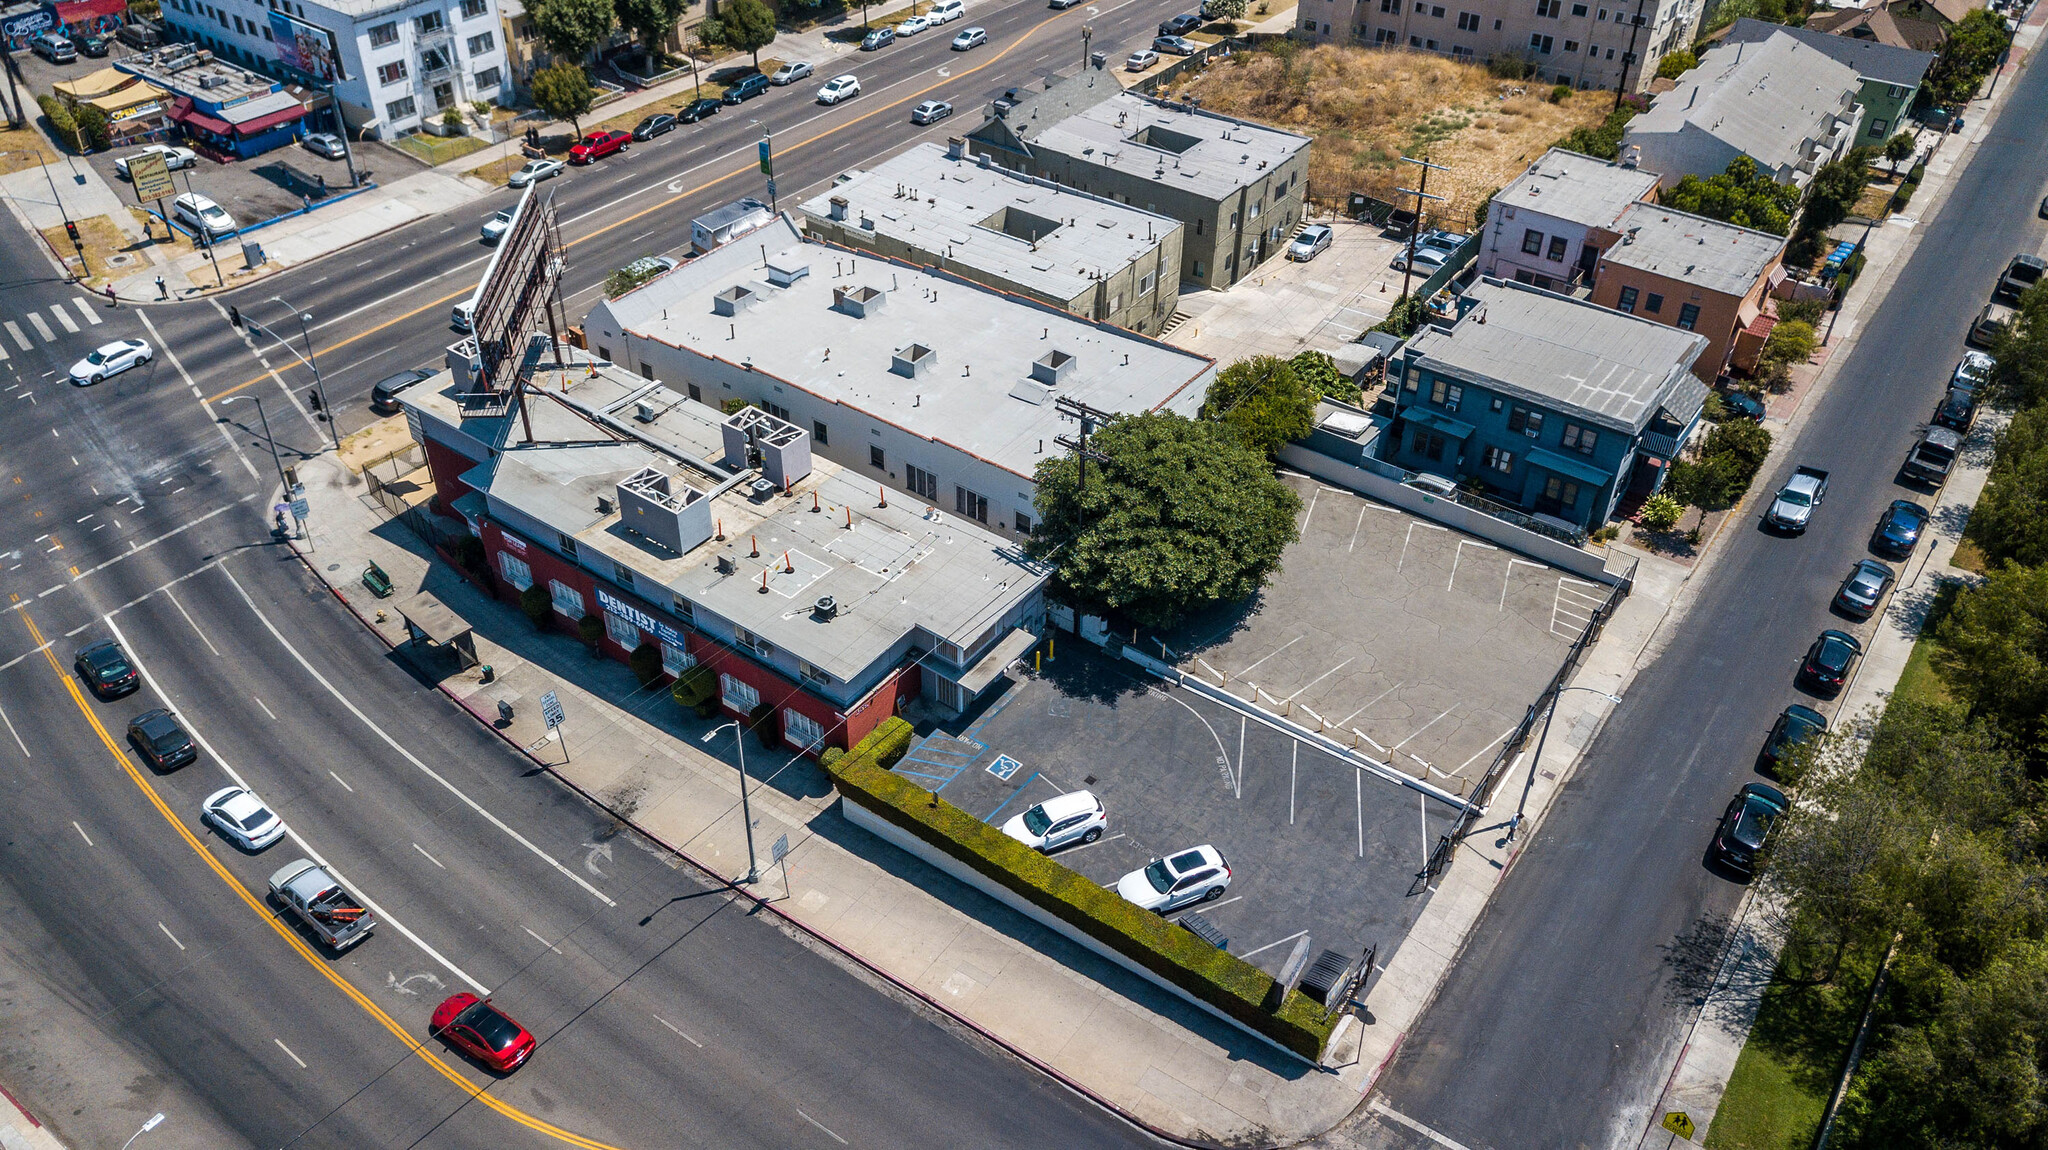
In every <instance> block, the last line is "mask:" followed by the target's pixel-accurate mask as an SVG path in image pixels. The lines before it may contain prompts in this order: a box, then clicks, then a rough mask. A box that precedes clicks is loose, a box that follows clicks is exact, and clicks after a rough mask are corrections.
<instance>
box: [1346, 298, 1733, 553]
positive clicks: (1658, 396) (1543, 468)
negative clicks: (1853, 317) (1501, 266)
mask: <svg viewBox="0 0 2048 1150" xmlns="http://www.w3.org/2000/svg"><path fill="white" fill-rule="evenodd" d="M1458 309H1459V315H1458V319H1457V321H1456V322H1455V323H1453V324H1452V325H1451V326H1450V327H1448V328H1444V327H1439V326H1434V325H1432V326H1428V327H1425V328H1423V330H1421V331H1420V332H1418V333H1416V334H1415V335H1414V336H1412V337H1410V338H1409V340H1408V341H1407V342H1406V343H1404V344H1403V345H1402V346H1401V349H1400V350H1399V351H1398V352H1397V353H1395V356H1394V359H1393V363H1392V364H1391V365H1390V369H1389V374H1388V378H1389V382H1390V385H1391V388H1392V390H1391V392H1390V394H1392V395H1393V396H1394V397H1395V405H1396V406H1395V416H1394V419H1393V422H1392V423H1391V424H1390V425H1389V426H1388V428H1387V431H1386V433H1385V434H1383V435H1382V436H1381V437H1380V440H1379V442H1380V453H1379V458H1380V459H1381V460H1382V461H1384V462H1386V463H1391V464H1394V465H1395V466H1398V467H1401V468H1405V469H1407V470H1409V471H1419V472H1427V473H1429V474H1433V475H1440V476H1443V477H1445V478H1448V479H1451V480H1453V481H1456V482H1459V483H1469V482H1470V481H1472V480H1477V481H1478V482H1479V483H1480V484H1482V485H1483V486H1484V488H1485V493H1486V495H1487V497H1488V498H1490V499H1493V500H1495V501H1497V502H1499V503H1503V504H1506V505H1508V506H1510V507H1514V508H1518V509H1520V510H1522V511H1525V512H1527V513H1529V514H1531V515H1533V516H1536V517H1537V518H1539V519H1541V520H1543V521H1545V522H1548V523H1550V524H1552V525H1553V526H1556V527H1558V528H1561V529H1565V530H1568V531H1570V532H1572V533H1574V534H1578V533H1583V532H1589V531H1591V530H1593V529H1594V528H1597V527H1598V526H1599V525H1600V524H1601V523H1603V522H1605V521H1606V520H1607V518H1608V517H1609V516H1610V515H1612V514H1613V512H1614V508H1615V505H1616V504H1617V503H1618V502H1620V500H1621V498H1622V496H1623V495H1625V494H1627V493H1628V492H1629V491H1630V490H1631V489H1634V490H1637V491H1639V492H1653V491H1655V490H1656V489H1657V488H1658V487H1659V486H1661V485H1662V483H1663V481H1664V473H1665V471H1666V469H1667V468H1668V467H1669V466H1670V463H1671V460H1672V459H1673V458H1675V457H1676V456H1677V455H1678V452H1679V450H1680V449H1681V448H1683V447H1684V445H1685V442H1686V440H1687V439H1689V438H1690V437H1691V436H1692V433H1693V430H1694V428H1696V427H1697V426H1698V423H1699V418H1700V410H1701V408H1702V407H1703V405H1704V404H1705V402H1706V397H1707V385H1706V384H1704V383H1702V382H1700V380H1699V379H1698V377H1696V376H1694V375H1693V374H1692V365H1693V362H1694V361H1695V360H1697V359H1698V358H1699V357H1700V355H1701V353H1702V352H1704V351H1705V350H1706V348H1707V346H1708V341H1707V339H1706V337H1705V336H1702V335H1697V334H1695V333H1693V332H1688V331H1682V330H1680V329H1678V328H1673V327H1667V326H1665V325H1664V324H1661V323H1653V322H1651V321H1649V320H1645V319H1639V318H1637V317H1636V316H1633V315H1627V314H1624V313H1622V312H1618V311H1610V310H1608V309H1607V308H1603V307H1599V306H1596V305H1594V304H1590V303H1586V302H1583V301H1581V300H1576V299H1572V298H1569V297H1567V296H1562V295H1557V294H1555V293H1552V292H1548V291H1544V290H1542V289H1540V288H1536V287H1531V286H1529V285H1527V284H1519V283H1507V282H1503V281H1501V280H1498V279H1492V278H1486V279H1481V280H1480V281H1479V282H1477V283H1475V284H1473V285H1472V287H1471V288H1470V289H1469V290H1467V291H1466V293H1465V294H1464V296H1462V297H1461V298H1460V299H1459V301H1458Z"/></svg>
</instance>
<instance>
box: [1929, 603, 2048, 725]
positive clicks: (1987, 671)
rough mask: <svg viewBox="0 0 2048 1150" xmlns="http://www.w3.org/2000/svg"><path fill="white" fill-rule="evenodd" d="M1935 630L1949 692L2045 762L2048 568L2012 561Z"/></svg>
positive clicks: (1939, 662)
mask: <svg viewBox="0 0 2048 1150" xmlns="http://www.w3.org/2000/svg"><path fill="white" fill-rule="evenodd" d="M1935 634H1936V635H1937V636H1938V637H1939V638H1940V640H1941V645H1940V646H1939V647H1937V648H1936V649H1935V654H1934V665H1935V666H1936V667H1937V668H1939V669H1940V671H1941V673H1942V678H1943V680H1944V681H1946V682H1947V683H1948V686H1949V691H1950V692H1951V693H1953V694H1955V695H1957V696H1958V697H1960V698H1962V699H1963V700H1964V701H1965V702H1967V703H1969V704H1970V708H1971V711H1972V712H1973V713H1975V714H1978V715H1982V716H1984V717H1986V718H1989V719H1990V720H1992V721H1993V722H1995V723H1997V724H1998V725H1999V726H2000V727H2001V728H2003V729H2004V730H2005V731H2006V733H2007V734H2009V735H2011V736H2012V737H2013V738H2014V739H2016V740H2017V741H2018V742H2019V744H2020V746H2021V747H2022V748H2023V749H2024V750H2025V751H2026V752H2027V753H2028V755H2029V756H2030V757H2031V758H2033V759H2034V760H2035V761H2036V762H2048V566H2043V567H2022V566H2020V565H2019V564H2017V563H2010V562H2009V563H2006V564H2005V565H2004V566H2002V567H2000V568H1998V569H1997V570H1995V571H1993V572H1992V573H1991V575H1990V576H1989V577H1988V578H1986V579H1985V580H1984V582H1983V583H1982V584H1981V585H1979V586H1977V587H1966V588H1964V589H1963V590H1961V591H1960V592H1958V593H1957V595H1956V601H1955V605H1954V607H1952V608H1951V609H1950V610H1949V612H1948V614H1947V615H1946V616H1944V617H1943V618H1942V620H1941V623H1940V624H1939V625H1938V626H1937V627H1936V628H1935Z"/></svg>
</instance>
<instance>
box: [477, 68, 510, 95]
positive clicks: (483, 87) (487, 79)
mask: <svg viewBox="0 0 2048 1150" xmlns="http://www.w3.org/2000/svg"><path fill="white" fill-rule="evenodd" d="M502 82H503V75H502V73H500V72H499V71H498V69H497V67H496V66H495V65H493V66H492V67H489V68H485V69H484V70H483V71H481V72H478V73H477V74H476V86H477V90H478V91H480V92H481V91H488V90H490V89H492V88H496V87H498V86H499V85H500V84H501V83H502Z"/></svg>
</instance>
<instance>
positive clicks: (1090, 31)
mask: <svg viewBox="0 0 2048 1150" xmlns="http://www.w3.org/2000/svg"><path fill="white" fill-rule="evenodd" d="M1094 39H1095V25H1093V24H1083V25H1081V70H1082V71H1083V72H1086V71H1087V70H1088V62H1089V61H1090V60H1092V59H1094V56H1093V55H1092V54H1090V52H1089V51H1088V45H1089V43H1090V42H1091V41H1093V40H1094Z"/></svg>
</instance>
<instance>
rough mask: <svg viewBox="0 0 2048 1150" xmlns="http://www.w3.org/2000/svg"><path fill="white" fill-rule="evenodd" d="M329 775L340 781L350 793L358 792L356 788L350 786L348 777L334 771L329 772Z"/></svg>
mask: <svg viewBox="0 0 2048 1150" xmlns="http://www.w3.org/2000/svg"><path fill="white" fill-rule="evenodd" d="M327 777H328V778H330V779H333V780H334V781H335V782H337V783H340V784H341V789H342V790H344V791H347V792H348V793H349V794H355V793H356V789H355V788H354V787H352V786H349V785H348V781H347V780H346V779H343V778H342V777H341V776H340V775H337V774H335V773H334V772H333V771H329V772H327Z"/></svg>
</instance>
